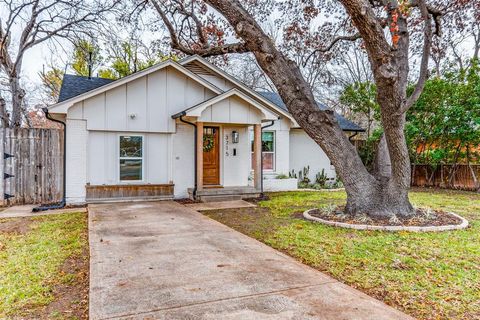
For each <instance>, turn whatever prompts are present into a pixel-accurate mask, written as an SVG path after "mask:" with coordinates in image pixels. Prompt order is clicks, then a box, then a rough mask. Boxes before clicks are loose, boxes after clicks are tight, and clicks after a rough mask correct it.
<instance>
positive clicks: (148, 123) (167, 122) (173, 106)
mask: <svg viewBox="0 0 480 320" xmlns="http://www.w3.org/2000/svg"><path fill="white" fill-rule="evenodd" d="M213 96H214V93H213V92H212V91H211V90H209V89H207V88H205V87H204V86H202V85H201V84H199V83H198V82H196V81H194V80H192V79H190V78H188V77H187V76H185V75H184V74H182V73H180V72H179V71H177V70H175V69H173V68H170V67H168V68H165V69H161V70H158V71H156V72H153V73H151V74H148V75H146V76H144V77H141V78H139V79H136V80H133V81H131V82H128V83H126V84H124V85H121V86H119V87H116V88H113V89H110V90H107V91H106V92H104V93H101V94H98V95H96V96H93V97H91V98H88V99H86V100H84V101H81V102H78V103H76V104H74V105H73V106H72V107H71V108H70V109H69V110H68V116H67V118H68V119H77V120H86V121H87V130H101V131H123V132H140V131H141V132H158V133H160V132H163V133H173V132H175V121H174V120H173V119H172V118H171V116H172V115H173V114H175V113H177V112H180V111H182V110H184V109H186V108H188V107H191V106H194V105H196V104H198V103H201V102H203V101H205V100H207V99H209V98H211V97H213Z"/></svg>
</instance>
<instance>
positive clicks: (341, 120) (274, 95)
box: [258, 91, 365, 131]
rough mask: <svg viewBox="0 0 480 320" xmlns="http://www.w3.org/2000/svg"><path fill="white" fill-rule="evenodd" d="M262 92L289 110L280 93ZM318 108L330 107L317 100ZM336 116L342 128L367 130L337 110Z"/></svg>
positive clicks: (264, 95) (279, 105) (346, 129)
mask: <svg viewBox="0 0 480 320" xmlns="http://www.w3.org/2000/svg"><path fill="white" fill-rule="evenodd" d="M258 93H259V94H261V95H262V96H263V97H265V98H267V99H268V100H270V101H271V102H273V103H274V104H276V105H277V106H278V107H280V108H282V109H283V110H285V111H287V112H288V109H287V106H286V105H285V103H284V102H283V100H282V98H281V97H280V95H279V94H278V93H275V92H268V91H263V92H258ZM317 105H318V108H319V109H321V110H326V109H328V107H327V106H326V105H324V104H321V103H320V102H317ZM335 117H336V118H337V121H338V123H339V124H340V128H342V129H343V130H345V131H365V129H362V128H361V127H360V126H359V125H357V124H356V123H353V122H352V121H350V120H348V119H346V118H344V117H343V116H341V115H339V114H338V113H336V112H335Z"/></svg>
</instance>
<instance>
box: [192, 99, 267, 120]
mask: <svg viewBox="0 0 480 320" xmlns="http://www.w3.org/2000/svg"><path fill="white" fill-rule="evenodd" d="M198 121H202V122H210V123H232V124H255V123H260V122H261V121H262V112H261V111H259V110H258V108H256V107H254V106H251V105H250V104H249V103H247V102H245V101H244V100H242V99H240V98H238V97H234V96H231V97H229V98H226V99H223V100H221V101H219V102H217V103H214V104H212V105H211V106H208V107H207V108H206V109H205V110H203V111H202V114H201V116H200V117H199V119H198Z"/></svg>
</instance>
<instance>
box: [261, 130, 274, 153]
mask: <svg viewBox="0 0 480 320" xmlns="http://www.w3.org/2000/svg"><path fill="white" fill-rule="evenodd" d="M274 144H275V141H274V134H273V132H263V133H262V151H263V152H273V148H274Z"/></svg>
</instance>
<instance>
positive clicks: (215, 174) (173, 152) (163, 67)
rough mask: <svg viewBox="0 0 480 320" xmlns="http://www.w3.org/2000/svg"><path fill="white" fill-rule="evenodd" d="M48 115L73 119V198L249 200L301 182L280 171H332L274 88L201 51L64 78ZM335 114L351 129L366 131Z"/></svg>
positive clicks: (69, 159) (69, 181) (69, 147)
mask: <svg viewBox="0 0 480 320" xmlns="http://www.w3.org/2000/svg"><path fill="white" fill-rule="evenodd" d="M319 107H320V108H322V107H323V106H321V105H319ZM48 112H49V114H50V117H53V118H55V119H58V120H60V121H63V122H65V124H66V201H67V203H85V202H96V201H108V200H118V199H162V198H174V197H175V198H185V197H189V196H190V197H193V196H195V197H197V198H199V199H203V200H209V199H210V200H211V199H223V198H225V197H229V198H232V197H240V198H241V197H252V196H256V195H258V194H260V193H261V192H262V189H265V190H281V189H285V188H288V189H290V188H295V187H296V181H295V180H293V181H292V180H291V179H290V180H288V179H285V181H283V180H280V179H275V177H276V176H277V175H279V174H282V175H288V174H289V172H291V171H292V170H293V171H295V172H298V171H301V170H302V169H303V168H304V167H306V166H309V167H310V178H311V179H312V180H314V179H315V174H316V173H318V172H320V171H321V170H322V169H324V170H325V172H326V173H327V175H328V176H329V177H332V178H333V177H335V171H334V169H333V167H332V166H331V164H330V161H329V159H328V158H327V156H326V155H325V153H324V152H323V151H322V150H321V148H320V147H318V145H317V144H316V143H315V142H314V141H313V140H312V139H310V138H309V137H308V136H307V135H306V134H305V132H304V131H303V130H302V129H300V128H299V126H298V124H297V123H296V122H295V120H294V119H293V118H292V116H291V115H290V114H289V113H288V111H287V109H286V107H285V105H284V104H283V102H282V100H281V99H280V97H279V96H278V95H277V94H275V93H270V92H264V93H258V92H255V91H253V90H252V89H250V88H248V87H247V86H245V85H244V84H242V83H241V82H240V81H238V80H237V79H235V78H234V77H232V76H230V75H228V74H226V73H225V72H223V71H222V70H220V69H218V68H217V67H216V66H214V65H212V64H210V63H209V62H208V61H206V60H204V59H203V58H201V57H198V56H191V57H188V58H185V59H183V60H181V61H179V62H175V61H172V60H167V61H164V62H162V63H159V64H157V65H155V66H153V67H150V68H148V69H145V70H143V71H140V72H137V73H135V74H132V75H130V76H127V77H125V78H122V79H119V80H116V81H112V80H108V79H101V78H88V77H80V76H73V75H65V78H64V80H63V84H62V88H61V92H60V97H59V101H58V103H56V104H54V105H52V106H50V107H49V108H48ZM337 119H338V121H339V123H340V125H341V126H342V128H343V129H344V130H345V131H346V134H349V135H353V134H355V132H358V131H363V130H362V129H361V128H360V127H358V126H357V125H356V124H354V123H352V122H350V121H348V120H346V119H345V118H343V117H341V116H340V115H337ZM260 149H262V152H260ZM262 163H263V173H262V172H261V171H262V170H261V169H260V168H261V166H262ZM262 176H263V179H262ZM267 179H268V180H267ZM264 187H265V188H264Z"/></svg>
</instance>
